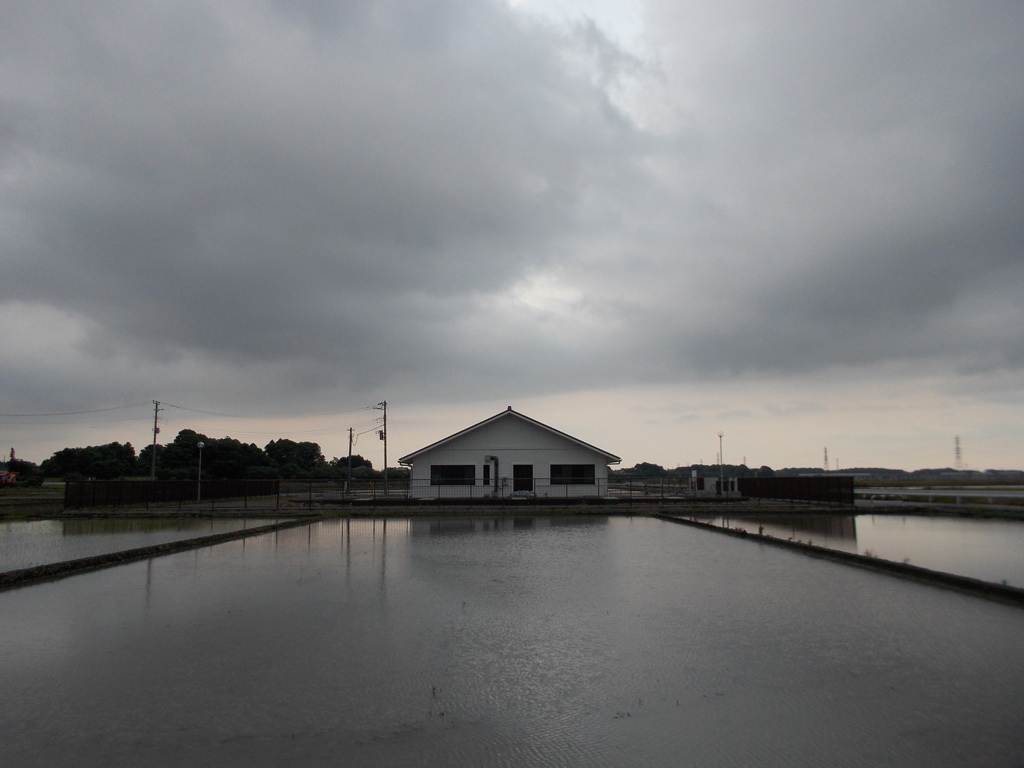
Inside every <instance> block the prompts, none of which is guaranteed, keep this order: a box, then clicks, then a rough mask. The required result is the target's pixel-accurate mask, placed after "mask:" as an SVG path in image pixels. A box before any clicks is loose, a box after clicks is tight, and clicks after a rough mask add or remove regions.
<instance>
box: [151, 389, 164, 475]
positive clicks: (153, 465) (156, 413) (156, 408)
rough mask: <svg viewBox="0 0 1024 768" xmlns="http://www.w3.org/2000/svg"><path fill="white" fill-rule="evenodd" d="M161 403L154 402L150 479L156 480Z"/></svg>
mask: <svg viewBox="0 0 1024 768" xmlns="http://www.w3.org/2000/svg"><path fill="white" fill-rule="evenodd" d="M160 411H161V408H160V401H159V400H154V401H153V455H152V456H151V457H150V458H151V459H152V462H151V463H150V467H149V479H150V480H156V436H157V435H159V434H160V427H158V426H157V419H158V418H159V417H160Z"/></svg>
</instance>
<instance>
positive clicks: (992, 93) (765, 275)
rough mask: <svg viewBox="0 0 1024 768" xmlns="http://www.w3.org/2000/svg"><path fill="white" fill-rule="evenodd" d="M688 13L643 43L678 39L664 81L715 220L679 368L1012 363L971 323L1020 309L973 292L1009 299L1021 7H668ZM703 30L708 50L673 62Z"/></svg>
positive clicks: (1016, 247)
mask: <svg viewBox="0 0 1024 768" xmlns="http://www.w3.org/2000/svg"><path fill="white" fill-rule="evenodd" d="M694 7H696V6H695V5H694V4H684V5H682V6H678V7H675V8H672V9H671V10H669V6H667V5H666V6H665V8H666V12H665V15H664V16H663V17H661V18H660V21H661V26H660V28H661V29H664V30H665V33H666V35H669V34H678V35H680V44H679V48H678V51H679V53H678V54H677V56H678V60H677V68H676V69H675V71H676V72H677V74H679V75H680V77H681V78H682V79H684V80H685V79H686V77H685V75H687V74H689V75H690V76H691V77H692V80H691V81H689V82H687V88H686V89H680V91H679V94H678V96H677V98H678V99H679V103H680V104H684V105H688V106H689V107H690V110H691V112H692V113H693V114H694V115H696V119H698V120H699V119H704V120H705V121H706V123H707V125H706V130H702V131H701V133H702V134H703V135H704V137H705V139H706V141H705V149H704V151H705V153H706V154H707V155H713V156H714V162H713V164H712V169H713V170H716V171H718V176H717V177H712V176H709V177H708V178H707V179H706V180H705V184H704V186H703V189H704V190H705V192H706V193H707V194H708V197H709V200H711V201H712V202H713V204H714V207H715V209H716V210H717V211H718V212H719V214H720V220H721V221H722V222H723V223H722V224H721V225H720V226H719V228H718V231H717V232H711V233H710V234H709V235H707V237H708V238H709V240H710V243H711V250H712V251H713V252H715V253H717V254H718V256H717V257H716V258H714V259H712V260H711V262H712V263H711V266H710V267H707V268H705V269H704V270H702V276H703V278H704V281H703V285H704V287H705V290H707V291H710V292H712V293H713V294H714V299H713V300H707V299H706V297H702V296H697V297H694V298H695V301H696V303H697V304H698V305H699V306H701V308H702V309H703V310H711V309H714V310H716V311H714V312H713V315H714V317H713V320H710V321H709V320H707V319H706V316H705V317H701V318H697V319H695V318H694V317H692V316H687V315H683V316H682V317H681V318H680V316H679V315H676V318H675V319H682V320H683V321H684V326H683V327H679V326H678V325H676V326H675V328H674V330H673V331H672V333H673V338H674V344H675V349H676V350H677V355H678V356H679V359H680V361H688V362H689V364H690V365H691V366H693V367H694V368H696V369H698V370H701V369H704V370H712V371H719V372H722V371H726V370H728V371H743V370H762V371H769V372H774V373H787V372H806V371H812V370H815V369H818V368H822V367H827V366H831V365H836V364H849V365H864V364H871V363H877V362H884V361H887V360H899V359H904V358H911V359H913V358H918V359H928V360H944V361H946V363H947V364H952V365H954V366H956V365H966V366H972V365H973V366H977V365H986V364H988V363H991V364H993V365H1005V364H1006V363H1008V362H1009V361H1010V360H1012V359H1013V358H1014V352H1013V350H1014V349H1019V346H1020V336H1019V334H1018V333H1016V332H1013V333H1011V334H1007V333H1006V332H1005V330H1004V331H1003V332H1001V333H997V334H993V333H992V331H993V329H992V328H991V327H990V326H989V325H988V324H987V323H984V322H979V323H975V322H972V321H971V320H970V319H969V318H970V317H973V316H984V315H987V314H991V313H992V312H993V309H994V306H993V305H997V308H998V310H999V312H998V314H1000V315H1001V316H1004V317H1012V316H1013V315H1017V316H1020V315H1021V313H1022V311H1024V303H1022V299H1021V297H1020V295H1019V293H1018V294H1016V295H1008V294H1006V293H1005V292H999V293H993V292H992V291H991V290H990V288H991V285H993V284H1000V283H1004V282H1005V281H1010V282H1012V283H1015V284H1018V285H1019V284H1024V261H1022V256H1024V217H1022V216H1021V210H1024V209H1022V207H1021V204H1022V203H1024V195H1022V190H1024V183H1022V181H1024V173H1022V171H1024V167H1022V164H1021V161H1020V158H1021V157H1022V156H1024V154H1022V150H1024V146H1022V145H1024V99H1022V93H1024V92H1022V90H1021V88H1020V84H1021V78H1020V74H1019V73H1020V71H1022V70H1021V65H1022V64H1024V55H1022V53H1024V48H1022V45H1021V41H1020V38H1019V35H1017V34H1016V33H1015V32H1014V30H1015V29H1018V28H1019V25H1020V22H1021V20H1022V17H1021V7H1020V6H1016V5H1014V4H1008V3H982V4H980V5H972V6H970V7H968V6H964V5H962V4H953V3H940V4H937V5H936V4H931V5H929V6H928V7H927V8H925V7H924V6H921V5H916V4H895V3H893V4H875V5H872V6H870V7H865V6H863V5H862V4H853V3H832V4H828V5H822V4H817V3H802V2H792V3H787V4H786V5H785V6H784V7H782V8H774V7H773V8H769V7H768V6H763V5H759V4H754V3H742V2H735V3H728V4H726V9H727V10H728V11H729V12H725V9H723V10H722V12H715V13H714V14H713V15H712V17H711V18H710V19H707V18H701V17H694V16H689V15H687V14H686V13H681V12H679V8H684V9H692V8H694ZM702 23H706V25H705V26H701V25H702ZM706 34H708V35H710V37H711V39H713V40H715V41H718V42H720V43H722V44H723V46H724V49H723V50H724V52H716V51H707V50H701V52H700V54H699V55H698V56H697V57H696V58H694V57H693V56H692V54H687V53H686V51H687V44H688V43H689V42H690V40H691V38H692V39H693V40H694V41H696V42H697V44H698V46H699V45H700V42H701V41H702V40H704V39H705V37H704V36H705V35H706ZM726 41H728V45H725V43H726ZM706 252H707V250H706ZM984 286H989V288H985V287H984ZM708 314H709V315H710V314H712V312H710V311H708ZM662 319H665V318H664V317H663V318H662ZM671 322H672V320H671V319H669V323H671ZM694 325H696V326H697V328H698V330H699V332H698V333H693V332H692V329H693V327H694ZM983 361H988V362H983ZM683 366H685V362H683Z"/></svg>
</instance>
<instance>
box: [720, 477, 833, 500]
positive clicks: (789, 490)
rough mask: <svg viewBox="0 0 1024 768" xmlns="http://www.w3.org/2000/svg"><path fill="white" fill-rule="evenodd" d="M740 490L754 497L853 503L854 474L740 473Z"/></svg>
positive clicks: (745, 494)
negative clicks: (761, 474) (756, 474)
mask: <svg viewBox="0 0 1024 768" xmlns="http://www.w3.org/2000/svg"><path fill="white" fill-rule="evenodd" d="M739 486H740V493H741V494H742V495H743V496H747V497H749V498H753V499H779V500H783V501H813V502H819V503H823V504H846V505H848V506H852V505H853V478H852V477H830V476H828V475H821V476H820V477H741V478H739Z"/></svg>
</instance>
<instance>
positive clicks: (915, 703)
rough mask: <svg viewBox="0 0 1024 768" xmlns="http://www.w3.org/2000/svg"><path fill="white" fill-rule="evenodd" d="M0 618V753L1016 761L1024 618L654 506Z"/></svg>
mask: <svg viewBox="0 0 1024 768" xmlns="http://www.w3.org/2000/svg"><path fill="white" fill-rule="evenodd" d="M0 621H2V627H3V647H4V653H3V654H2V655H0V690H3V692H4V695H3V696H2V697H0V742H2V744H3V752H4V764H5V765H11V766H61V765H75V766H88V765H111V764H136V765H148V766H164V765H166V766H170V765H175V766H177V765H188V764H203V765H218V766H221V765H223V766H235V765H238V766H241V765H246V766H252V765H256V766H262V765H283V764H289V765H291V764H294V765H314V766H318V765H346V766H370V765H373V766H420V765H422V766H428V765H429V766H434V765H445V766H564V765H588V766H679V765H695V766H713V765H767V766H792V765H808V766H810V765H872V766H875V765H901V766H903V765H929V766H947V765H948V766H964V765H985V766H989V765H1014V764H1020V759H1021V757H1020V756H1021V755H1024V732H1022V730H1021V729H1020V723H1021V722H1024V695H1022V693H1021V691H1024V650H1022V648H1024V646H1022V644H1021V640H1020V638H1021V637H1024V611H1021V610H1020V609H1017V608H1012V607H1007V606H1003V605H1000V604H995V603H989V602H986V601H983V600H979V599H976V598H973V597H969V596H965V595H961V594H958V593H953V592H947V591H943V590H940V589H935V588H932V587H929V586H923V585H919V584H915V583H911V582H905V581H902V580H898V579H892V578H889V577H887V576H884V575H880V574H876V573H873V572H868V571H863V570H860V569H855V568H850V567H846V566H843V565H839V564H834V563H830V562H826V561H821V560H817V559H813V558H807V557H804V556H801V555H799V554H796V553H792V552H788V551H783V550H780V549H778V548H775V547H770V546H761V545H758V544H757V543H756V542H754V541H751V540H737V539H732V538H729V537H724V536H720V535H717V534H715V533H714V532H711V531H705V530H699V529H694V528H688V527H685V526H679V525H674V524H672V523H667V522H663V521H660V520H652V519H642V518H636V519H631V518H616V517H611V518H609V517H599V516H594V517H567V518H547V517H545V518H540V517H538V518H528V517H523V518H500V519H499V518H475V519H467V518H458V519H451V518H448V519H436V520H428V519H415V520H398V519H390V520H386V521H385V520H360V521H346V520H339V521H331V522H321V523H317V524H314V525H311V526H309V527H302V528H295V529H289V530H284V531H278V532H276V533H271V534H267V535H262V536H257V537H252V538H248V539H245V540H240V541H234V542H228V543H225V544H220V545H217V546H214V547H208V548H204V549H199V550H195V551H190V552H185V553H179V554H175V555H169V556H166V557H160V558H155V559H152V560H149V561H142V562H138V563H133V564H129V565H124V566H119V567H116V568H110V569H106V570H103V571H96V572H91V573H86V574H82V575H79V576H75V577H72V578H68V579H64V580H61V581H57V582H49V583H43V584H38V585H34V586H30V587H25V588H21V589H16V590H11V591H8V592H4V593H0Z"/></svg>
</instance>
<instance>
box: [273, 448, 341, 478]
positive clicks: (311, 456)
mask: <svg viewBox="0 0 1024 768" xmlns="http://www.w3.org/2000/svg"><path fill="white" fill-rule="evenodd" d="M263 452H264V453H266V455H267V458H268V459H269V461H270V464H271V466H272V467H274V468H275V469H276V470H277V472H278V474H279V476H280V477H283V478H288V479H292V478H297V477H302V478H308V477H318V476H325V473H324V470H326V469H327V468H328V464H327V460H326V459H325V458H324V455H323V453H322V452H321V450H320V446H319V445H317V444H316V443H307V442H304V443H296V442H295V441H294V440H288V439H281V440H271V441H270V442H269V443H267V445H266V446H265V447H264V448H263Z"/></svg>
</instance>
